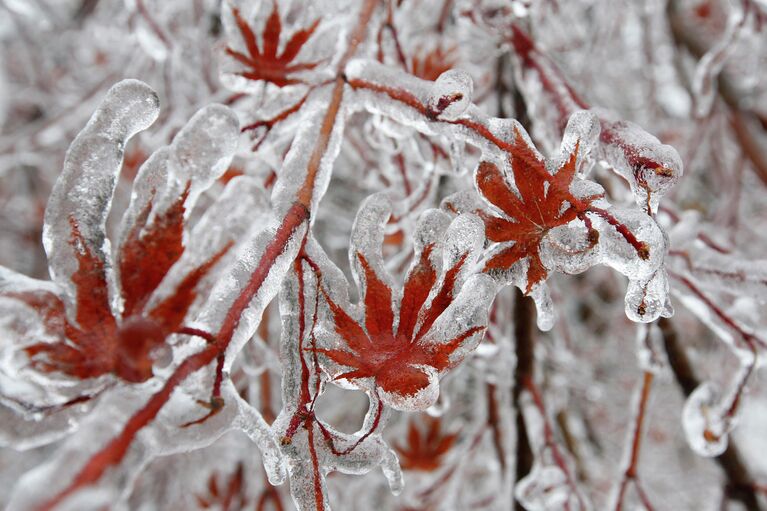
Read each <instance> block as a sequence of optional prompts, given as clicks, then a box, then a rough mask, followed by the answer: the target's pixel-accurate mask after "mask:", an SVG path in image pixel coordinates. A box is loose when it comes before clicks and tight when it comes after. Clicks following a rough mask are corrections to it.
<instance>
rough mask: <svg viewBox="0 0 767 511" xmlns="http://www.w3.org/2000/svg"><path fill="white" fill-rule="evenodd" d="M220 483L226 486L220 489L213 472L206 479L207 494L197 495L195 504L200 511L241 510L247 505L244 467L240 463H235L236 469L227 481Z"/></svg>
mask: <svg viewBox="0 0 767 511" xmlns="http://www.w3.org/2000/svg"><path fill="white" fill-rule="evenodd" d="M222 479H223V478H222ZM221 482H225V483H226V486H225V487H223V488H222V487H221V485H220V484H219V477H218V475H217V474H216V473H215V472H214V473H213V474H212V475H211V476H210V478H208V488H207V490H208V492H207V493H208V494H207V495H205V496H201V495H197V496H196V497H197V504H199V506H200V507H201V508H202V509H211V508H215V509H219V510H221V511H229V510H235V509H243V508H244V507H245V506H246V504H247V503H248V498H247V496H246V495H245V493H246V487H245V484H244V483H245V467H244V466H243V464H242V462H239V463H237V467H236V468H235V470H234V472H233V473H232V474H231V476H229V479H228V480H223V481H221Z"/></svg>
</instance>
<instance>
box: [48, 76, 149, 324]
mask: <svg viewBox="0 0 767 511" xmlns="http://www.w3.org/2000/svg"><path fill="white" fill-rule="evenodd" d="M158 113H159V99H158V97H157V94H156V93H155V92H154V91H153V90H152V89H151V88H150V87H149V86H148V85H146V84H144V83H142V82H139V81H138V80H124V81H122V82H120V83H118V84H117V85H115V86H113V87H112V88H111V89H110V90H109V92H108V93H107V95H106V97H105V98H104V100H103V102H102V103H101V106H100V107H99V108H98V110H96V112H95V113H94V114H93V116H92V117H91V119H90V121H88V124H87V125H86V127H85V128H83V130H82V131H81V132H80V134H79V135H78V136H77V138H76V139H75V141H74V142H73V143H72V146H71V147H70V149H69V151H67V156H66V159H65V160H64V169H63V171H62V173H61V175H60V177H59V179H58V180H57V181H56V186H55V187H54V189H53V192H52V193H51V198H50V200H49V201H48V206H47V207H46V210H45V225H44V228H43V243H44V245H45V250H46V252H47V253H48V261H49V268H50V273H51V278H52V279H53V280H54V282H56V283H57V284H59V285H60V286H61V287H62V289H63V290H64V293H63V299H64V301H65V303H66V304H67V310H68V313H69V314H70V317H74V301H75V299H74V297H75V295H76V293H77V290H78V288H79V287H80V286H81V285H89V284H90V283H88V284H86V283H80V284H78V283H76V282H73V281H72V276H73V275H74V274H75V273H76V271H77V268H78V265H81V264H82V260H83V257H84V256H86V257H88V258H90V259H91V260H92V263H89V264H93V265H95V266H96V267H100V268H98V269H94V272H96V273H95V274H94V278H95V279H98V280H99V281H103V284H100V285H103V286H104V287H106V281H107V271H108V270H107V263H106V261H107V257H106V254H108V252H109V245H108V242H107V240H106V233H105V223H106V218H107V215H108V214H109V208H110V204H111V201H112V194H113V192H114V187H115V183H116V180H117V174H118V173H119V171H120V166H121V164H122V157H123V152H124V150H125V143H126V142H127V140H128V139H129V138H130V137H131V136H133V135H134V134H135V133H137V132H138V131H141V130H143V129H145V128H147V127H148V126H149V125H150V124H152V122H154V120H155V119H156V118H157V115H158Z"/></svg>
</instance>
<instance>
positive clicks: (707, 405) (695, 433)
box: [682, 382, 730, 458]
mask: <svg viewBox="0 0 767 511" xmlns="http://www.w3.org/2000/svg"><path fill="white" fill-rule="evenodd" d="M719 402H720V391H719V388H718V387H717V386H716V385H715V384H713V383H710V382H706V383H703V384H701V385H700V386H699V387H698V388H697V389H695V390H694V391H693V393H692V394H690V396H689V397H688V398H687V402H685V404H684V410H683V411H682V427H683V428H684V433H685V436H686V437H687V443H688V444H689V445H690V448H691V449H692V450H693V451H695V452H696V453H697V454H699V455H700V456H705V457H707V458H711V457H714V456H719V455H720V454H722V453H723V452H724V451H725V449H727V441H728V433H729V429H730V428H729V424H728V421H726V420H724V419H723V418H722V411H721V410H720V407H719Z"/></svg>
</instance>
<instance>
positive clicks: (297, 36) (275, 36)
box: [226, 1, 320, 87]
mask: <svg viewBox="0 0 767 511" xmlns="http://www.w3.org/2000/svg"><path fill="white" fill-rule="evenodd" d="M272 5H273V7H272V12H271V14H270V15H269V17H268V19H267V20H266V25H265V27H264V31H263V34H261V36H262V43H261V46H260V47H259V44H258V40H257V38H256V34H255V33H254V32H253V29H252V28H251V26H250V24H249V23H248V21H247V20H246V19H245V18H243V16H242V14H241V13H240V10H239V9H237V8H232V15H233V16H234V20H235V23H236V25H237V30H238V31H239V34H240V37H241V38H242V42H243V43H244V44H245V51H246V53H243V52H241V51H238V50H236V49H235V48H233V47H232V46H227V48H226V54H227V55H229V56H230V57H231V58H232V59H234V60H235V61H236V62H237V63H238V64H241V65H242V66H244V67H245V69H244V70H242V71H238V72H237V74H238V75H240V76H242V77H243V78H246V79H248V80H254V81H264V82H268V83H272V84H274V85H276V86H277V87H285V86H286V85H293V84H296V83H302V82H301V79H300V78H298V77H296V76H295V75H296V73H300V72H302V71H309V70H311V69H314V68H315V67H317V65H318V64H319V62H303V63H300V62H295V60H296V57H297V56H298V54H299V52H300V51H301V48H303V47H304V45H305V44H306V42H307V41H308V40H309V38H311V37H312V34H314V31H315V30H316V29H317V26H318V25H319V22H320V20H319V19H317V20H315V21H314V23H312V24H311V25H309V26H308V27H306V28H302V29H300V30H297V31H296V32H294V33H293V34H292V35H291V37H290V39H288V40H287V42H286V43H285V46H284V48H283V49H282V53H280V54H279V55H278V49H279V46H280V35H281V34H282V20H281V19H280V12H279V9H278V7H277V2H276V1H275V2H273V4H272Z"/></svg>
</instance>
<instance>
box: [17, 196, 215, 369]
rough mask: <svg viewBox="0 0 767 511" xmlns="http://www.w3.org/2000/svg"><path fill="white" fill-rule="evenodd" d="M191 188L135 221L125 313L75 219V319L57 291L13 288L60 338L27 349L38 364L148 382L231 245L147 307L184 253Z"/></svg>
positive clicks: (122, 259) (127, 247) (124, 271)
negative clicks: (159, 351)
mask: <svg viewBox="0 0 767 511" xmlns="http://www.w3.org/2000/svg"><path fill="white" fill-rule="evenodd" d="M187 191H188V189H187ZM187 191H185V192H184V193H183V194H182V195H181V196H180V197H179V198H178V199H177V200H176V201H175V202H174V203H173V204H172V205H171V206H170V207H168V208H167V209H166V210H165V212H164V213H162V214H159V215H157V216H156V217H155V218H154V220H153V222H152V223H150V224H147V219H148V216H149V212H150V209H151V202H150V204H148V205H147V207H146V208H145V210H144V211H142V212H141V214H140V215H139V216H138V218H137V219H136V223H135V225H134V226H133V228H132V229H131V231H130V233H129V234H128V236H127V238H126V241H125V243H124V244H123V245H122V247H121V251H120V253H119V255H118V258H117V259H118V260H117V264H118V266H119V268H120V283H121V286H120V287H121V292H122V298H123V301H124V310H123V313H122V314H120V315H117V314H115V313H114V312H113V311H112V308H111V307H110V303H109V291H108V288H109V285H108V281H107V276H106V271H105V262H104V261H103V260H102V259H101V258H100V257H98V256H97V255H96V253H95V252H94V250H93V249H92V247H91V246H90V245H89V243H88V242H87V241H86V240H85V238H84V237H83V236H82V234H81V232H80V228H79V226H78V224H77V222H76V221H75V220H74V218H71V219H70V225H71V238H70V244H71V245H72V246H73V247H75V249H76V256H77V262H78V266H77V270H76V271H75V273H74V275H73V276H72V282H73V283H74V284H75V289H76V293H75V304H76V307H77V314H76V316H75V318H74V319H75V321H74V322H71V321H69V320H68V319H67V316H66V313H65V309H64V303H63V301H62V300H61V299H60V298H59V297H58V296H56V295H55V294H53V293H51V292H47V291H27V292H19V293H7V294H6V296H10V297H13V298H16V299H19V300H21V301H23V302H24V303H26V304H27V305H29V306H31V307H32V308H33V309H35V310H36V311H37V312H38V314H39V315H40V317H41V319H42V321H43V324H44V325H45V327H46V329H47V330H48V331H49V332H50V333H51V334H52V335H54V336H56V337H57V340H56V341H55V342H52V343H48V342H39V343H36V344H32V345H30V346H28V347H27V348H26V352H27V354H28V355H29V356H30V358H31V360H32V364H33V365H34V366H35V367H37V368H38V369H40V370H42V371H45V372H62V373H65V374H67V375H70V376H73V377H75V378H80V379H84V378H94V377H97V376H101V375H103V374H107V373H114V374H116V375H117V376H118V377H120V378H122V379H123V380H125V381H129V382H142V381H146V380H147V379H149V378H150V377H151V376H152V363H153V361H152V351H153V350H154V349H155V348H157V347H158V346H160V345H161V344H162V343H163V342H164V341H165V338H166V337H167V336H168V335H170V334H172V333H174V332H176V331H178V330H179V328H180V327H181V322H182V321H183V319H184V316H185V315H186V312H187V310H188V309H189V307H190V306H191V304H192V302H193V301H194V299H195V297H196V292H195V288H196V286H197V283H198V282H199V281H200V280H201V279H202V277H204V276H205V274H206V273H207V272H208V271H209V270H210V269H211V267H212V266H213V265H214V264H215V263H216V262H217V261H218V260H219V259H220V258H221V257H222V256H223V255H224V253H225V252H226V251H227V250H228V249H229V245H227V246H225V247H224V248H223V249H222V250H221V251H219V252H218V253H217V254H215V255H214V256H213V257H211V258H210V259H209V260H208V261H207V262H205V263H203V264H202V265H200V266H198V267H197V268H195V269H194V270H192V271H190V272H189V273H188V274H187V276H186V277H185V278H184V279H182V281H181V283H180V284H179V285H178V286H177V288H176V291H175V293H173V294H172V295H170V296H169V297H167V298H165V299H164V300H162V301H161V302H160V303H158V304H156V305H155V306H153V307H151V308H149V309H147V307H146V304H147V301H148V300H149V298H150V296H151V294H152V292H153V291H154V290H155V289H156V288H157V286H158V285H159V284H160V282H161V281H162V279H163V277H165V275H166V274H167V272H168V270H169V269H170V268H171V266H173V264H174V263H175V262H176V261H177V260H178V259H179V258H180V257H181V254H182V253H183V251H184V247H183V245H182V232H183V221H184V202H185V199H186V197H187Z"/></svg>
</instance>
